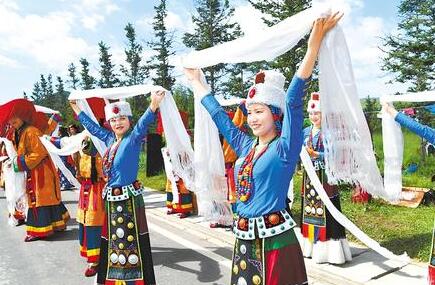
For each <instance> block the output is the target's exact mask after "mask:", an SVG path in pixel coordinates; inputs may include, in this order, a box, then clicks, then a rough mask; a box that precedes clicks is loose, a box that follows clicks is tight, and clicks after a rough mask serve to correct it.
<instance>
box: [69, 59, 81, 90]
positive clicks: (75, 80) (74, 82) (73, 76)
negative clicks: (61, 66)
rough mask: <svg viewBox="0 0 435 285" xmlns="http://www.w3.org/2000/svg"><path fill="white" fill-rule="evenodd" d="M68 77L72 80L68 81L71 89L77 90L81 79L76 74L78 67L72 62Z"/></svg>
mask: <svg viewBox="0 0 435 285" xmlns="http://www.w3.org/2000/svg"><path fill="white" fill-rule="evenodd" d="M68 76H69V78H70V79H69V80H67V82H68V83H69V84H70V87H71V88H72V89H74V90H76V89H77V86H78V84H79V82H80V79H79V78H78V77H77V74H76V66H75V65H74V63H72V62H71V63H70V65H68Z"/></svg>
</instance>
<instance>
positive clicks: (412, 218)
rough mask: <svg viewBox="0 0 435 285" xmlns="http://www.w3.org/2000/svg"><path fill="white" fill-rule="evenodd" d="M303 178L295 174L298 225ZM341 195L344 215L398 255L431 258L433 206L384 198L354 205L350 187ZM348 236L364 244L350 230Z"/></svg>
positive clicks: (294, 212)
mask: <svg viewBox="0 0 435 285" xmlns="http://www.w3.org/2000/svg"><path fill="white" fill-rule="evenodd" d="M301 180H302V175H301V174H297V175H295V176H294V183H295V186H294V187H295V188H294V189H295V202H294V204H293V209H292V211H293V214H294V218H295V220H296V222H297V223H298V225H300V217H301V212H300V211H301V206H300V205H301V198H300V185H301ZM340 195H341V208H342V211H343V213H344V215H345V216H346V217H347V218H348V219H349V220H351V221H352V222H353V223H354V224H355V225H357V226H358V227H359V228H360V229H361V230H362V231H363V232H365V233H366V234H367V235H368V236H369V237H371V238H372V239H374V240H376V241H377V242H379V243H380V244H381V245H382V246H384V247H386V248H388V249H389V250H391V251H392V252H394V253H396V254H402V253H403V252H404V251H406V252H407V253H408V255H409V256H410V257H411V258H414V259H417V260H419V261H423V262H427V261H428V259H429V253H430V246H431V242H432V228H433V223H434V220H433V219H434V214H435V209H434V207H433V206H419V207H418V208H417V209H410V208H405V207H399V206H393V205H389V204H386V203H384V202H383V201H382V200H372V201H371V202H370V203H369V204H367V205H362V204H353V203H352V202H351V191H350V190H343V191H341V192H340ZM347 237H348V239H349V240H351V241H353V242H356V243H360V244H362V243H361V242H359V241H358V240H357V239H356V238H355V237H354V236H352V235H351V234H349V233H348V236H347Z"/></svg>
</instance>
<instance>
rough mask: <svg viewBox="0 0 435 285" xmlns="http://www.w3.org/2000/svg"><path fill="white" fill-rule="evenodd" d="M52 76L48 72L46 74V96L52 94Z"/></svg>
mask: <svg viewBox="0 0 435 285" xmlns="http://www.w3.org/2000/svg"><path fill="white" fill-rule="evenodd" d="M53 93H54V92H53V76H52V75H51V74H49V75H48V76H47V93H46V96H47V97H51V96H53Z"/></svg>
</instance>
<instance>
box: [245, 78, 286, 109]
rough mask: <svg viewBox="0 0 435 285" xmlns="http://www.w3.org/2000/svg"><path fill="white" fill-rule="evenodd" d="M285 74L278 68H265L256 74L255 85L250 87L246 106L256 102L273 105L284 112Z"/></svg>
mask: <svg viewBox="0 0 435 285" xmlns="http://www.w3.org/2000/svg"><path fill="white" fill-rule="evenodd" d="M284 84H285V76H284V75H283V74H282V73H281V72H278V71H276V70H264V71H260V72H259V73H257V74H256V75H255V82H254V85H253V86H252V87H251V88H249V92H248V97H247V98H246V106H249V105H251V104H255V103H261V104H266V105H272V106H275V107H278V108H280V109H281V111H282V112H284V105H285V91H284Z"/></svg>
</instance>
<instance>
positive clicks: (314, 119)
mask: <svg viewBox="0 0 435 285" xmlns="http://www.w3.org/2000/svg"><path fill="white" fill-rule="evenodd" d="M309 117H310V121H311V123H312V124H313V125H314V126H316V127H320V125H321V124H322V113H321V112H310V113H309Z"/></svg>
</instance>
